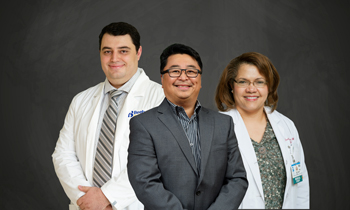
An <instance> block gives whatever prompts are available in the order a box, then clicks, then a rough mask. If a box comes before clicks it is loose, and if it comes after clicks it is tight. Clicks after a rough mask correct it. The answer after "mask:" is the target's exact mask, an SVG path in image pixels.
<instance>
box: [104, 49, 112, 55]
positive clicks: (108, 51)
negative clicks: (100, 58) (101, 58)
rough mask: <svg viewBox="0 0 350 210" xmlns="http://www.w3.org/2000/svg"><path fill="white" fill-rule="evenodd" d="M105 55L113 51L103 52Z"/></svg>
mask: <svg viewBox="0 0 350 210" xmlns="http://www.w3.org/2000/svg"><path fill="white" fill-rule="evenodd" d="M103 53H104V54H110V53H111V51H110V50H106V51H103Z"/></svg>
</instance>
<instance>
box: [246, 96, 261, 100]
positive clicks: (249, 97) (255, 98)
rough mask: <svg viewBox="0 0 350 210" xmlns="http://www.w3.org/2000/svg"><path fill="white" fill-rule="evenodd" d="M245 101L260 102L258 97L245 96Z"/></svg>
mask: <svg viewBox="0 0 350 210" xmlns="http://www.w3.org/2000/svg"><path fill="white" fill-rule="evenodd" d="M244 98H245V99H247V100H248V101H256V100H258V98H259V97H258V96H244Z"/></svg>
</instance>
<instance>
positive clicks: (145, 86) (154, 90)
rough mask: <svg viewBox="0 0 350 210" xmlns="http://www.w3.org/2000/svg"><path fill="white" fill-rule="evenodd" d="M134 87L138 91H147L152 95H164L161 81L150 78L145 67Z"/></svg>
mask: <svg viewBox="0 0 350 210" xmlns="http://www.w3.org/2000/svg"><path fill="white" fill-rule="evenodd" d="M134 87H135V89H137V90H138V91H139V90H142V91H146V92H148V94H150V95H164V93H163V88H162V86H161V85H160V84H159V83H157V82H155V81H152V80H150V79H149V77H148V76H147V75H146V73H145V72H144V70H143V69H142V72H141V74H140V76H139V78H138V79H137V80H136V83H135V85H134Z"/></svg>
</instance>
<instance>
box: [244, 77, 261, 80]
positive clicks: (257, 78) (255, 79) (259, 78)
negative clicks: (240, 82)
mask: <svg viewBox="0 0 350 210" xmlns="http://www.w3.org/2000/svg"><path fill="white" fill-rule="evenodd" d="M237 79H244V80H248V79H246V78H244V77H240V78H237ZM257 79H264V80H266V79H265V78H263V77H258V78H256V79H255V80H257Z"/></svg>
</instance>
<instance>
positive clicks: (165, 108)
mask: <svg viewBox="0 0 350 210" xmlns="http://www.w3.org/2000/svg"><path fill="white" fill-rule="evenodd" d="M158 113H159V115H158V118H159V120H160V121H162V122H163V124H164V125H165V127H167V128H168V130H169V131H170V132H171V133H172V134H173V136H174V138H175V139H176V141H177V142H178V144H179V146H180V148H181V150H182V152H183V154H184V155H185V157H186V159H187V161H188V162H189V164H190V165H191V166H192V169H193V170H194V172H195V173H196V175H197V176H198V172H197V167H196V163H195V161H194V157H193V155H192V151H191V148H190V145H189V143H188V139H187V136H186V134H185V132H184V130H183V128H182V126H181V124H180V122H179V121H178V119H177V118H176V116H175V115H174V113H173V110H172V109H171V107H170V104H169V103H168V102H167V100H166V99H164V100H163V102H162V103H161V104H160V106H159V107H158Z"/></svg>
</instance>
